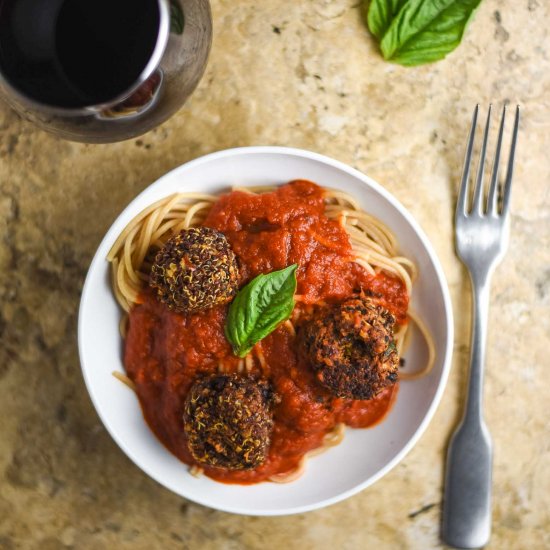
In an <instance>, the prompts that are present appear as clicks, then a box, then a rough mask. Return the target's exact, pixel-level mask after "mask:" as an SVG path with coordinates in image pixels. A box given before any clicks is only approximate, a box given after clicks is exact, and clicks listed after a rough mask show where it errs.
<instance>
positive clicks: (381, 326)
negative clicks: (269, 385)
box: [300, 296, 399, 399]
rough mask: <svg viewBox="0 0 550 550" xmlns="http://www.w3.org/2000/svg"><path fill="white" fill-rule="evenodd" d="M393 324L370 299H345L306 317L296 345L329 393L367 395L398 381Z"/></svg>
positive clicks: (386, 312) (369, 395) (354, 395)
mask: <svg viewBox="0 0 550 550" xmlns="http://www.w3.org/2000/svg"><path fill="white" fill-rule="evenodd" d="M394 324H395V318H394V316H393V315H392V314H391V313H390V312H389V311H387V310H386V309H384V308H383V307H381V306H380V305H378V304H377V303H376V302H375V301H373V300H372V299H371V298H366V297H363V296H360V297H354V298H350V299H348V300H345V301H344V302H343V303H341V304H338V305H336V306H332V307H329V308H324V309H323V310H321V311H320V312H319V313H318V314H317V315H315V316H314V317H313V318H311V319H310V320H309V321H307V322H306V324H305V325H304V326H303V327H302V328H301V330H300V342H301V348H302V351H303V353H304V355H305V358H306V360H307V361H308V362H309V363H310V364H311V366H312V368H313V370H314V371H315V375H316V377H317V379H318V380H319V382H320V383H321V384H322V385H323V386H325V387H326V388H327V389H329V390H330V391H331V393H332V394H333V395H335V396H336V397H345V398H349V399H371V398H372V397H374V396H375V395H376V394H378V393H379V392H380V391H381V390H383V389H384V388H386V387H388V386H391V385H392V384H394V383H395V382H396V381H397V370H398V366H399V356H398V354H397V349H396V346H395V342H394V339H393V326H394Z"/></svg>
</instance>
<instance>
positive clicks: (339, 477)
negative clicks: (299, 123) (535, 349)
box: [78, 147, 453, 515]
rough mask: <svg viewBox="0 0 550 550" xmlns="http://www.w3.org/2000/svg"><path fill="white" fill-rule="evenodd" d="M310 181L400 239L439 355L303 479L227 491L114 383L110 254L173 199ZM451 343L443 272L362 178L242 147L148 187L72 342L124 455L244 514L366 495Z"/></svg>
mask: <svg viewBox="0 0 550 550" xmlns="http://www.w3.org/2000/svg"><path fill="white" fill-rule="evenodd" d="M297 178H302V179H309V180H312V181H314V182H316V183H318V184H320V185H322V186H325V187H334V188H339V189H342V190H344V191H348V192H350V193H352V194H353V195H354V196H355V197H356V198H357V199H358V200H359V202H360V203H362V205H363V207H364V208H365V209H366V210H367V211H369V212H371V213H373V214H374V215H376V216H378V217H379V218H380V219H381V220H383V221H384V222H385V223H386V224H387V225H388V226H390V227H391V228H392V229H393V231H394V232H395V233H396V235H397V236H398V239H399V242H400V245H401V249H402V251H403V253H404V254H406V255H407V256H409V257H411V258H412V259H414V261H415V262H416V264H417V265H418V267H419V269H420V277H419V279H418V280H417V281H416V283H415V285H414V291H413V297H412V304H413V307H414V308H415V309H416V311H417V312H418V313H419V314H420V315H421V316H422V318H423V319H424V320H425V322H426V324H427V326H428V327H429V329H430V330H431V332H432V334H433V338H434V341H435V347H436V352H437V359H436V364H435V367H434V369H433V371H432V372H431V373H430V374H429V375H428V376H426V377H424V378H422V379H420V380H417V381H411V382H402V383H401V387H400V390H399V394H398V397H397V401H396V403H395V405H394V407H393V408H392V410H391V412H390V413H389V415H388V416H387V417H386V418H385V420H384V421H383V422H382V423H380V424H379V425H377V426H375V427H374V428H371V429H364V430H352V429H347V430H346V436H345V439H344V441H343V443H342V444H341V445H339V446H338V447H335V448H333V449H330V450H329V451H328V452H326V453H324V454H322V455H320V456H318V457H315V458H312V459H311V460H309V461H308V466H307V471H306V473H305V474H304V476H303V477H301V478H300V479H298V480H297V481H294V482H292V483H288V484H276V483H261V484H258V485H249V486H242V485H226V484H222V483H217V482H215V481H212V480H211V479H209V478H207V477H202V478H195V477H193V476H191V475H190V474H189V473H188V471H187V466H186V465H185V464H183V463H181V462H180V461H179V460H178V459H177V458H175V457H174V456H173V455H172V454H170V452H168V451H167V450H166V449H165V448H164V447H163V446H162V444H161V443H159V442H158V440H157V439H156V438H155V436H154V435H153V433H152V432H151V431H150V430H149V428H148V427H147V425H146V423H145V421H144V419H143V416H142V413H141V409H140V407H139V404H138V401H137V399H136V397H135V396H134V395H133V394H132V392H131V391H129V390H128V388H127V387H126V386H124V385H123V384H121V383H120V382H119V381H118V380H116V379H115V378H114V377H113V376H112V374H111V373H112V371H113V370H120V371H123V365H122V362H121V348H122V342H121V339H120V333H119V326H118V325H119V319H120V311H119V309H118V307H117V304H116V302H115V300H114V298H113V295H112V292H111V288H110V283H109V276H108V264H107V261H106V260H105V257H106V256H107V252H108V251H109V249H110V247H111V245H112V244H113V243H114V241H115V239H116V237H117V236H118V235H119V233H120V232H121V231H122V230H123V228H124V227H125V226H126V224H127V223H128V222H129V221H130V220H131V219H132V218H133V217H134V216H135V215H136V214H137V213H139V212H140V211H141V210H142V209H143V208H145V207H146V206H148V205H149V204H151V203H152V202H154V201H156V200H157V199H159V198H162V197H164V196H166V195H169V194H171V193H174V192H177V191H182V190H185V191H203V192H217V191H220V190H222V189H224V188H227V187H228V186H231V185H239V186H247V185H266V184H281V183H285V182H287V181H289V180H292V179H297ZM416 340H417V339H416V338H415V337H413V338H412V345H410V347H409V349H408V351H407V353H406V354H405V357H406V360H407V362H408V363H409V364H412V365H415V364H418V363H420V362H421V361H422V360H423V355H424V353H425V351H424V350H423V347H422V344H421V340H420V338H418V341H416ZM452 342H453V325H452V314H451V304H450V299H449V293H448V289H447V286H446V282H445V278H444V275H443V271H442V269H441V266H440V264H439V261H438V259H437V257H436V256H435V253H434V251H433V249H432V247H431V245H430V243H429V242H428V240H427V238H426V236H425V235H424V233H423V232H422V230H421V229H420V227H419V226H418V224H417V223H416V222H415V221H414V219H413V218H412V216H411V215H410V214H409V213H408V212H407V211H406V210H405V209H404V208H403V206H401V204H399V202H398V201H397V200H396V199H395V198H393V197H392V196H391V195H390V194H389V193H388V192H387V191H386V190H385V189H384V188H383V187H381V186H380V185H379V184H377V183H376V182H374V181H373V180H372V179H370V178H369V177H367V176H365V175H363V174H361V173H360V172H358V171H357V170H354V169H352V168H350V167H348V166H346V165H344V164H342V163H340V162H337V161H335V160H332V159H330V158H327V157H324V156H321V155H318V154H315V153H311V152H308V151H303V150H298V149H287V148H281V147H248V148H241V149H231V150H226V151H220V152H218V153H213V154H211V155H207V156H205V157H201V158H199V159H196V160H193V161H191V162H188V163H187V164H184V165H183V166H180V167H179V168H176V169H175V170H173V171H171V172H169V173H168V174H166V175H165V176H163V177H162V178H160V179H159V180H158V181H157V182H155V183H154V184H152V185H151V186H149V187H148V188H147V189H145V191H143V192H142V193H141V194H140V195H139V196H138V197H136V198H135V199H134V200H133V201H132V202H131V203H130V204H129V205H128V207H127V208H126V209H125V210H124V211H123V212H122V214H121V215H120V216H119V217H118V218H117V220H116V221H115V223H114V224H113V225H112V227H111V228H110V230H109V231H108V233H107V235H106V236H105V238H104V239H103V241H102V243H101V245H100V246H99V249H98V251H97V253H96V255H95V257H94V259H93V261H92V264H91V266H90V270H89V272H88V276H87V278H86V283H85V285H84V289H83V292H82V301H81V305H80V313H79V325H78V343H79V349H80V360H81V364H82V371H83V373H84V379H85V381H86V385H87V387H88V391H89V393H90V396H91V398H92V401H93V403H94V405H95V408H96V410H97V412H98V414H99V416H100V417H101V419H102V421H103V423H104V424H105V427H106V428H107V430H108V431H109V433H110V434H111V436H112V437H113V439H114V440H115V441H116V442H117V443H118V445H119V446H120V447H121V448H122V450H123V451H124V452H125V453H126V454H127V455H128V456H129V457H130V458H131V459H132V460H133V461H134V462H135V463H136V464H137V465H138V466H139V467H140V468H141V469H142V470H143V471H144V472H146V473H147V474H148V475H149V476H151V477H152V478H153V479H155V480H156V481H158V482H159V483H161V484H162V485H164V486H165V487H167V488H168V489H170V490H172V491H174V492H175V493H177V494H179V495H181V496H183V497H185V498H188V499H190V500H193V501H195V502H198V503H200V504H203V505H205V506H210V507H212V508H217V509H220V510H225V511H228V512H234V513H240V514H250V515H282V514H292V513H297V512H305V511H308V510H313V509H315V508H320V507H322V506H327V505H329V504H332V503H335V502H337V501H340V500H342V499H344V498H347V497H349V496H351V495H353V494H355V493H357V492H358V491H360V490H361V489H364V488H365V487H368V486H369V485H371V484H372V483H374V482H375V481H376V480H378V479H380V478H381V477H382V476H383V475H384V474H386V473H387V472H388V471H389V470H390V469H391V468H393V467H394V466H395V465H396V464H397V463H398V462H399V461H400V460H401V459H402V458H403V457H404V456H405V455H406V454H407V452H408V451H409V450H410V449H411V448H412V447H413V445H414V444H415V443H416V442H417V441H418V439H419V437H420V436H421V434H422V433H423V432H424V430H425V429H426V426H427V425H428V422H429V421H430V419H431V418H432V416H433V414H434V412H435V409H436V407H437V404H438V403H439V400H440V398H441V394H442V392H443V389H444V386H445V383H446V381H447V376H448V372H449V366H450V357H451V351H452Z"/></svg>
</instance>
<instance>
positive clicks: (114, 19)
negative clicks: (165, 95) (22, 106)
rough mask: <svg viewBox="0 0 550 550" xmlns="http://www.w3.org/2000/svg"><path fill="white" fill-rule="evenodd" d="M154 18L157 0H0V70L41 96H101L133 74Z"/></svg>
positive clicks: (150, 42) (148, 49) (94, 100)
mask: <svg viewBox="0 0 550 550" xmlns="http://www.w3.org/2000/svg"><path fill="white" fill-rule="evenodd" d="M159 22H160V12H159V4H158V0H39V1H36V0H0V72H1V73H2V75H3V76H4V78H5V79H6V80H7V81H8V82H9V83H10V84H11V85H12V86H13V87H14V88H16V89H18V90H19V91H20V92H21V93H23V94H24V95H26V96H28V97H30V98H32V99H34V100H36V101H39V102H41V103H45V104H48V105H53V106H59V107H83V106H86V105H96V104H99V103H104V102H107V101H109V100H111V99H114V98H115V97H117V96H118V95H120V94H121V93H123V92H124V91H126V90H127V89H128V88H129V87H131V86H132V84H134V83H135V82H136V80H137V79H138V77H139V75H140V74H141V73H142V71H143V69H144V68H145V66H146V65H147V63H148V61H149V60H150V58H151V55H152V53H153V51H154V48H155V45H156V43H157V39H158V30H159Z"/></svg>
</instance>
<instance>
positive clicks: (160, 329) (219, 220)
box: [124, 180, 408, 483]
mask: <svg viewBox="0 0 550 550" xmlns="http://www.w3.org/2000/svg"><path fill="white" fill-rule="evenodd" d="M204 225H205V226H208V227H212V228H215V229H218V230H219V231H221V232H222V233H224V234H225V235H226V237H227V239H228V241H229V243H230V244H231V246H232V248H233V251H234V252H235V254H236V256H237V258H238V259H239V265H240V267H241V274H242V276H243V280H242V284H244V283H246V282H247V281H248V280H250V279H251V278H253V277H255V276H256V275H258V274H260V273H267V272H270V271H273V270H277V269H282V268H284V267H286V266H288V265H290V264H294V263H297V264H298V265H299V268H298V270H297V274H296V276H297V280H298V288H297V294H298V295H300V301H299V302H298V303H297V305H296V310H295V313H299V314H302V313H304V312H306V311H307V310H308V309H311V308H312V307H315V306H312V305H310V304H315V303H316V302H319V301H323V302H328V303H330V302H337V301H340V300H343V299H345V298H347V297H349V296H351V295H353V294H355V293H358V292H360V291H366V290H369V291H371V292H375V293H377V295H378V296H380V299H381V300H382V303H383V304H384V305H385V307H387V308H388V309H390V310H391V311H392V312H393V313H394V314H395V316H396V318H397V320H398V322H400V323H404V322H406V312H407V306H408V296H407V292H406V289H405V288H404V285H403V284H402V283H401V281H400V280H398V279H396V278H394V277H391V276H389V275H386V274H379V275H376V276H372V275H370V274H368V273H367V271H366V270H365V269H363V268H362V267H361V266H359V265H358V264H356V263H354V262H351V261H350V259H351V258H352V255H353V253H352V248H351V245H350V242H349V239H348V235H347V233H346V231H345V230H344V228H343V227H342V226H341V225H340V224H339V223H338V222H337V221H335V220H330V219H328V218H327V217H326V216H325V215H324V199H323V190H322V188H320V187H318V186H317V185H315V184H314V183H311V182H308V181H303V180H298V181H294V182H291V183H290V184H288V185H285V186H282V187H280V188H278V189H277V190H276V191H274V192H272V193H266V194H261V195H252V194H249V193H245V192H239V191H234V192H232V193H229V194H227V195H224V196H222V197H221V198H220V200H219V201H218V202H217V203H215V204H214V206H213V207H212V209H211V211H210V213H209V215H208V217H207V218H206V220H205V222H204ZM227 309H228V306H227V305H224V306H218V307H215V308H213V309H210V310H207V311H204V312H200V313H196V314H193V315H182V314H178V313H175V312H173V311H170V310H169V309H168V308H167V307H166V306H164V305H162V304H160V303H158V302H157V300H156V299H155V297H154V296H153V294H152V293H150V292H148V291H146V292H144V294H143V296H142V303H141V304H139V305H137V306H135V307H134V308H133V309H132V310H131V312H130V317H129V325H128V332H127V337H126V345H125V354H124V362H125V367H126V371H127V373H128V376H129V377H130V378H131V379H132V381H133V382H134V383H135V385H136V389H137V394H138V397H139V400H140V403H141V407H142V409H143V414H144V416H145V419H146V421H147V423H148V424H149V426H150V427H151V429H152V430H153V432H154V433H155V434H156V435H157V437H158V438H159V439H160V441H161V442H162V443H163V444H164V445H165V446H166V447H167V448H168V449H169V450H170V451H171V452H172V453H173V454H175V455H176V456H177V457H178V458H179V459H180V460H182V461H183V462H185V463H187V464H195V462H194V460H193V457H192V456H191V454H190V452H189V450H188V448H187V441H186V437H185V434H184V431H183V420H182V416H183V406H184V402H185V397H186V395H187V392H188V391H189V388H190V386H191V385H192V384H193V381H194V380H195V378H196V376H197V375H201V374H210V373H216V372H218V368H219V365H220V363H223V366H224V369H225V371H226V372H234V371H236V370H237V367H238V363H239V359H238V358H237V357H235V356H234V355H233V353H232V350H231V346H230V344H229V343H228V342H227V340H226V338H225V335H224V323H225V319H226V315H227ZM299 317H300V316H298V320H297V322H296V323H295V324H297V325H299V322H300V320H299ZM258 345H259V346H261V350H262V352H263V354H264V357H265V360H266V369H265V370H264V371H263V374H264V375H266V376H267V377H268V378H269V379H270V381H271V383H272V385H273V387H274V389H275V391H276V393H277V394H278V395H279V397H280V403H279V404H277V405H276V406H275V408H274V420H275V423H274V430H273V435H272V443H271V447H270V451H269V455H268V457H267V460H266V461H265V463H264V464H262V465H261V466H260V467H258V468H256V469H254V470H248V471H229V470H224V469H220V468H210V467H204V470H205V473H206V475H208V476H210V477H212V478H214V479H216V480H219V481H223V482H227V483H257V482H260V481H264V480H267V479H269V477H270V476H272V475H274V474H279V473H285V472H289V471H291V470H293V469H295V468H296V467H297V466H298V465H299V463H300V460H301V458H302V457H303V456H304V454H305V453H307V452H308V451H310V450H312V449H315V448H317V447H319V446H320V445H321V444H322V442H323V438H324V436H325V435H326V434H327V433H328V432H329V431H330V430H331V429H333V428H334V427H335V426H336V424H338V423H342V422H343V423H345V424H346V425H348V426H351V427H353V428H366V427H368V426H372V425H373V424H375V423H377V422H379V421H380V420H381V419H382V418H383V417H384V416H385V414H386V413H387V412H388V410H389V409H390V407H391V404H392V402H393V400H394V398H395V395H396V393H397V386H393V387H391V388H388V389H386V390H385V391H383V392H382V393H380V394H379V395H377V396H376V397H375V398H373V399H370V400H365V401H363V400H350V399H340V398H335V397H332V396H331V395H330V394H329V393H328V391H326V390H325V389H324V388H323V387H322V386H321V385H320V384H319V383H318V382H317V380H316V379H315V378H314V376H313V372H312V371H311V369H310V367H309V365H307V364H304V362H303V361H302V360H301V359H300V358H299V357H298V354H297V349H296V342H295V338H294V337H293V336H292V335H291V333H290V332H289V331H288V329H287V328H286V327H284V326H280V327H279V328H277V329H276V330H275V331H274V332H273V333H272V334H270V335H269V336H268V337H267V338H265V339H264V340H263V341H262V342H261V343H260V344H258ZM254 369H258V372H259V369H260V366H259V365H255V367H254ZM201 467H203V466H202V465H201Z"/></svg>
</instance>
